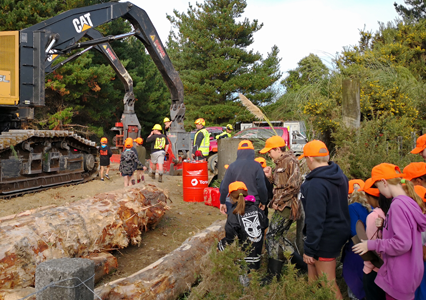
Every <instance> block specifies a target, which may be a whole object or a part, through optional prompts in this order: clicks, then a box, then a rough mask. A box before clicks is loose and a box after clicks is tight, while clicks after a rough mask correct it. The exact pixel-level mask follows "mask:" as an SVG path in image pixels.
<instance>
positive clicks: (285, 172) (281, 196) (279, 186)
mask: <svg viewBox="0 0 426 300" xmlns="http://www.w3.org/2000/svg"><path fill="white" fill-rule="evenodd" d="M274 162H275V165H276V167H275V169H274V173H273V175H272V178H270V181H271V183H273V184H274V197H273V199H272V201H271V202H270V203H269V207H272V205H273V204H274V203H275V204H276V205H277V206H278V210H280V211H283V210H284V208H286V207H289V208H290V209H291V218H292V219H293V220H297V219H299V218H300V214H301V205H300V200H299V199H298V197H297V196H298V194H299V191H300V186H301V184H302V176H301V174H300V170H299V162H298V161H297V159H296V157H295V156H294V154H293V152H291V151H287V152H284V153H283V154H282V155H281V157H280V158H278V159H277V160H276V161H274Z"/></svg>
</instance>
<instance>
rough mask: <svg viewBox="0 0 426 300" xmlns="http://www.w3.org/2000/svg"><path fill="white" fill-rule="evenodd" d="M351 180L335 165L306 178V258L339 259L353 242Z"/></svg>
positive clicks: (320, 168)
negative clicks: (349, 198) (349, 199)
mask: <svg viewBox="0 0 426 300" xmlns="http://www.w3.org/2000/svg"><path fill="white" fill-rule="evenodd" d="M348 188H349V186H348V179H347V178H346V176H345V174H343V171H342V170H341V169H340V167H339V166H338V165H337V164H335V163H334V162H329V163H328V166H323V167H318V168H316V169H314V170H312V172H311V173H309V174H308V176H306V180H305V182H304V183H303V184H302V187H301V188H300V191H301V194H302V203H303V207H304V208H305V215H306V219H305V224H306V227H305V230H306V240H305V247H304V248H305V254H306V255H308V256H310V257H324V258H336V257H338V256H339V254H340V250H341V249H342V246H343V245H344V244H345V243H346V241H347V240H348V239H349V238H350V233H351V224H350V223H351V220H350V217H349V209H348Z"/></svg>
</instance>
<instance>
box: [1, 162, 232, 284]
mask: <svg viewBox="0 0 426 300" xmlns="http://www.w3.org/2000/svg"><path fill="white" fill-rule="evenodd" d="M109 175H110V177H111V180H106V179H105V181H104V182H102V181H100V180H94V181H91V182H88V183H84V184H79V185H74V186H66V187H59V188H56V189H50V190H47V191H43V192H39V193H36V194H28V195H24V196H22V197H18V198H13V199H10V200H0V207H1V211H0V217H3V216H7V215H11V214H15V213H19V212H22V211H25V210H28V209H33V208H37V207H41V206H46V205H52V204H54V205H58V206H59V205H65V204H66V203H72V202H75V201H77V200H81V199H84V198H87V197H92V196H94V195H96V194H99V193H103V192H108V191H112V190H117V189H121V188H123V179H122V178H121V177H120V174H119V172H118V164H112V165H111V171H110V174H109ZM163 179H164V181H163V183H158V182H157V181H153V180H152V179H151V178H149V177H148V176H147V175H145V180H146V182H147V183H152V184H155V185H157V186H158V187H160V188H164V189H167V190H169V195H170V199H171V200H172V201H173V202H172V203H170V204H169V206H170V207H171V209H170V210H169V211H168V212H167V213H166V215H165V216H164V217H163V219H162V220H161V222H160V223H159V224H158V226H157V228H156V229H155V230H152V231H148V232H145V233H143V235H142V243H141V245H140V247H138V246H130V247H128V248H126V249H122V250H119V251H115V252H112V254H114V255H115V256H116V257H117V260H118V270H117V272H115V273H114V274H110V275H108V276H106V277H105V278H104V279H103V280H102V282H101V283H100V284H102V283H106V282H109V281H112V280H116V279H118V278H121V277H126V276H129V275H131V274H133V273H135V272H137V271H139V270H140V269H143V268H144V267H146V266H148V265H150V264H151V263H153V262H155V261H156V260H158V259H159V258H161V257H163V256H164V255H166V254H167V253H169V252H171V251H172V250H174V249H176V248H177V247H179V246H180V245H181V244H182V242H183V241H184V240H186V239H187V238H188V237H190V236H191V235H193V234H195V233H197V232H199V231H201V230H203V229H204V228H206V227H208V226H209V225H210V224H212V223H213V222H214V221H216V220H218V219H224V218H225V216H224V215H222V214H220V212H219V210H218V209H217V208H215V207H211V206H207V205H204V203H203V202H201V203H188V202H184V201H183V187H182V177H181V176H174V177H173V176H167V175H165V176H163ZM136 186H139V185H136Z"/></svg>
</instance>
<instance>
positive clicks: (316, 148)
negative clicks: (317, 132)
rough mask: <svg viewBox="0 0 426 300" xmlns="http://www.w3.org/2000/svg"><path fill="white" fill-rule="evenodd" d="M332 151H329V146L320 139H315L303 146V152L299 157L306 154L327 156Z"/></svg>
mask: <svg viewBox="0 0 426 300" xmlns="http://www.w3.org/2000/svg"><path fill="white" fill-rule="evenodd" d="M329 154H330V153H329V152H328V149H327V146H326V145H325V144H324V143H323V142H321V141H319V140H313V141H310V142H309V143H307V144H306V145H305V146H304V147H303V154H302V155H300V156H299V157H298V158H297V159H299V160H300V159H302V158H304V157H305V156H309V157H316V156H327V155H329Z"/></svg>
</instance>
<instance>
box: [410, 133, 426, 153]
mask: <svg viewBox="0 0 426 300" xmlns="http://www.w3.org/2000/svg"><path fill="white" fill-rule="evenodd" d="M425 149H426V134H423V135H422V136H419V137H418V139H417V141H416V148H414V149H413V150H411V151H410V152H411V153H413V154H418V153H420V152H422V151H423V150H425Z"/></svg>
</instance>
